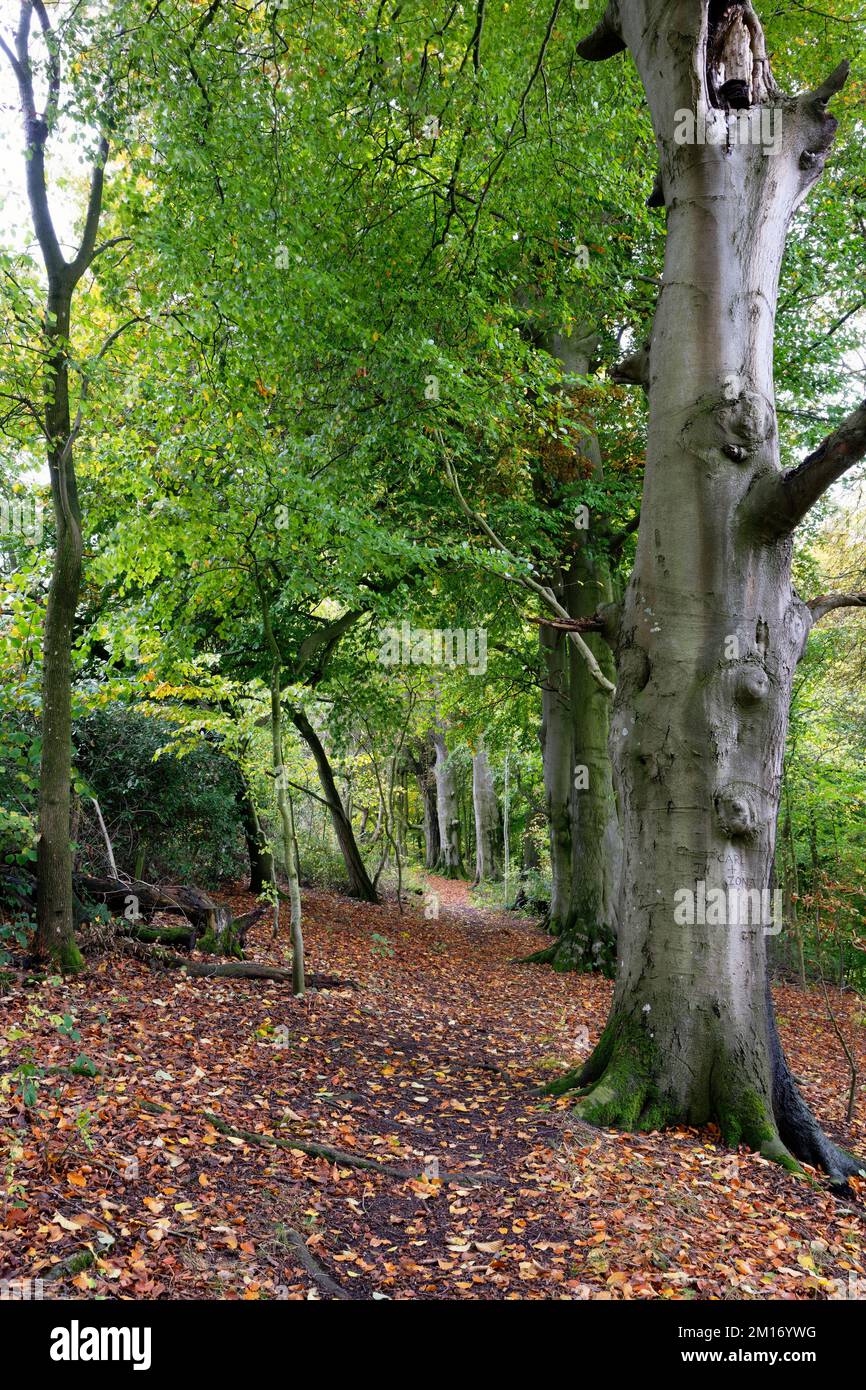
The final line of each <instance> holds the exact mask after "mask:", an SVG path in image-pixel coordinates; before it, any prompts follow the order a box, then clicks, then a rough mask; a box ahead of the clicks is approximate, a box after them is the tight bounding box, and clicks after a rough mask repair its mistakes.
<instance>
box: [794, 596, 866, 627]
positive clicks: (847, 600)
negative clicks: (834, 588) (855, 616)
mask: <svg viewBox="0 0 866 1390" xmlns="http://www.w3.org/2000/svg"><path fill="white" fill-rule="evenodd" d="M806 607H807V608H808V610H809V612H810V613H811V614H812V623H813V625H814V624H815V623H819V622H820V621H821V619H822V618H823V617H826V615H827V614H828V613H832V612H833V610H834V608H866V593H861V594H818V596H817V598H810V599H809V601H808V602H807V604H806Z"/></svg>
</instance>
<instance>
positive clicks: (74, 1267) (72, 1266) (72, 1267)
mask: <svg viewBox="0 0 866 1390" xmlns="http://www.w3.org/2000/svg"><path fill="white" fill-rule="evenodd" d="M95 1259H96V1257H95V1256H94V1255H93V1254H92V1253H91V1252H90V1251H89V1250H81V1251H79V1253H78V1254H77V1255H73V1256H72V1259H71V1260H70V1261H69V1262H68V1264H67V1266H66V1268H67V1270H68V1272H69V1273H70V1274H80V1273H81V1271H82V1270H83V1269H89V1268H90V1266H91V1265H92V1264H94V1263H95Z"/></svg>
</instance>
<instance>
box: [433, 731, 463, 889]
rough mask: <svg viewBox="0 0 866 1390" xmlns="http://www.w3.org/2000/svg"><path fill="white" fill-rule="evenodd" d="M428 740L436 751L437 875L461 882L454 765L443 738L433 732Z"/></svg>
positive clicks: (458, 813) (461, 862) (458, 820)
mask: <svg viewBox="0 0 866 1390" xmlns="http://www.w3.org/2000/svg"><path fill="white" fill-rule="evenodd" d="M430 739H431V741H432V743H433V747H434V749H435V751H436V765H435V777H436V813H437V817H438V820H439V845H440V859H439V871H440V873H441V874H443V876H444V877H445V878H463V877H464V870H463V857H462V855H461V853H460V807H459V803H458V799H457V787H456V784H455V778H454V764H453V762H452V761H451V759H450V758H449V756H448V749H447V747H446V745H445V735H444V734H443V733H442V732H441V730H439V729H436V730H434V731H433V732H432V733H431V735H430Z"/></svg>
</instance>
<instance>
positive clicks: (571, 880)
mask: <svg viewBox="0 0 866 1390" xmlns="http://www.w3.org/2000/svg"><path fill="white" fill-rule="evenodd" d="M595 342H596V339H595V337H594V335H587V334H586V332H585V331H584V330H583V329H578V330H577V331H576V332H575V333H574V334H572V335H571V336H569V337H566V336H563V335H561V334H557V333H549V334H544V335H542V338H541V343H542V345H543V346H544V348H545V349H546V351H547V352H549V353H550V354H551V356H553V357H556V358H557V360H558V361H559V362H560V363H561V364H562V367H563V370H564V385H563V387H562V390H563V392H564V394H566V395H567V393H568V390H569V386H568V382H569V378H570V379H571V380H574V379H575V378H579V377H583V376H586V375H587V374H588V373H589V368H590V353H591V352H592V350H593V348H594V345H595ZM580 453H581V456H582V458H583V460H584V463H585V464H588V465H589V467H590V468H591V470H592V474H593V476H594V477H595V478H597V479H599V480H601V479H602V478H603V468H602V460H601V451H600V449H599V445H598V439H597V438H596V436H595V434H594V433H593V432H592V431H590V430H584V432H583V434H582V437H581V441H580ZM586 521H587V524H586V525H585V526H581V525H576V526H575V530H574V535H573V537H572V540H571V542H570V545H569V548H568V549H569V553H567V554H566V555H564V556H563V560H562V563H561V566H560V572H559V575H558V577H557V579H556V581H555V582H554V583H553V584H552V585H551V587H553V588H554V589H555V590H557V591H558V596H559V598H560V601H561V602H562V603H563V605H564V606H565V608H566V609H567V610H568V612H569V614H570V615H571V616H572V617H573V618H586V617H591V616H592V615H593V614H594V613H596V611H597V610H598V609H599V608H600V607H603V606H604V605H606V604H609V603H610V602H611V599H612V597H613V594H612V586H611V579H610V570H609V565H608V562H607V560H606V559H605V555H604V549H603V546H604V542H603V540H602V539H601V538H600V537H596V536H595V535H594V529H595V519H594V518H593V517H592V516H591V514H589V513H587V517H586ZM591 541H592V542H594V543H593V544H590V542H591ZM545 632H546V633H547V635H545ZM541 640H542V652H543V654H544V658H545V664H546V673H545V682H544V690H543V694H542V749H543V760H544V775H545V789H546V795H547V805H548V815H549V822H550V857H551V873H552V878H553V891H552V898H551V911H550V918H549V923H548V925H549V929H550V931H551V932H552V933H553V935H554V936H555V938H556V939H555V941H554V944H553V946H552V947H550V948H549V949H548V950H547V951H541V952H538V953H537V955H536V957H535V959H537V960H548V961H550V962H551V964H552V965H553V966H554V968H555V969H557V970H603V971H605V973H607V974H612V973H613V967H614V961H615V955H616V895H617V892H618V878H619V873H620V869H621V865H622V846H621V838H620V831H619V820H618V816H617V809H616V801H615V798H614V792H613V779H612V772H611V766H610V757H609V754H608V747H607V744H608V735H609V731H610V706H609V701H608V698H607V696H606V694H605V693H604V692H603V691H602V690H601V688H600V687H599V685H598V683H597V681H595V680H594V679H593V678H592V675H591V674H590V672H589V669H588V667H587V665H586V662H585V660H584V659H583V658H582V657H581V654H580V653H579V652H578V651H577V650H576V648H575V647H574V644H573V643H571V642H570V641H568V639H567V638H566V636H565V634H564V633H563V632H561V631H557V630H556V629H544V628H542V639H541ZM584 640H585V641H586V644H587V646H588V647H589V648H590V651H591V652H592V654H593V656H594V657H595V658H596V660H597V662H598V663H599V666H600V667H601V670H602V672H603V674H604V675H605V676H606V677H607V679H608V680H610V681H612V680H613V676H614V663H613V657H612V654H611V652H610V649H609V647H608V646H607V644H606V643H605V642H604V641H603V639H602V638H601V637H599V636H598V635H597V634H592V633H588V634H586V635H585V639H584Z"/></svg>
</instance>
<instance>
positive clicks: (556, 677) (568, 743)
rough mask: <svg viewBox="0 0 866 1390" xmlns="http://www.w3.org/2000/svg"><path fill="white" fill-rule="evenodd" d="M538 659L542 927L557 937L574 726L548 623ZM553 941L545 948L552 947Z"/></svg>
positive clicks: (558, 644) (566, 900) (563, 662)
mask: <svg viewBox="0 0 866 1390" xmlns="http://www.w3.org/2000/svg"><path fill="white" fill-rule="evenodd" d="M539 642H540V644H541V652H542V657H543V661H544V674H543V677H542V686H541V757H542V766H543V770H544V800H545V807H546V810H547V824H548V829H549V834H550V875H551V892H550V914H549V916H548V920H547V926H548V930H549V931H550V932H551V933H552V934H553V935H554V936H555V937H557V938H564V937H566V936H567V935H568V934H569V932H570V931H571V928H572V926H573V915H574V914H573V898H572V885H571V876H572V869H573V857H572V848H571V812H572V798H571V788H572V777H573V773H572V768H573V767H574V729H573V726H572V720H571V714H570V704H569V687H568V672H569V662H568V651H567V645H568V639H567V638H566V636H565V633H564V632H559V631H557V630H556V629H555V628H552V627H542V628H540V629H539ZM556 949H557V947H556V946H554V947H553V948H551V951H550V952H548V954H549V955H550V956H551V958H552V956H553V955H554V954H555V953H556Z"/></svg>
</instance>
